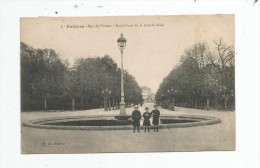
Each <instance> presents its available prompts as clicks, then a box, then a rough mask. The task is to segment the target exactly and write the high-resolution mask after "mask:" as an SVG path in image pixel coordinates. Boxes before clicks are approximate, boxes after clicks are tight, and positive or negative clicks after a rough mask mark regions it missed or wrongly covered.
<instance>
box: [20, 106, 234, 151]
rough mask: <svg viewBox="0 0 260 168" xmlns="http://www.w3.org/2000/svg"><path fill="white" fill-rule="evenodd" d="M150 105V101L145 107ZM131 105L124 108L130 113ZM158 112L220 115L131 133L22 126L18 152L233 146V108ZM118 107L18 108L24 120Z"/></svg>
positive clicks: (166, 149) (180, 149)
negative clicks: (182, 125) (214, 121)
mask: <svg viewBox="0 0 260 168" xmlns="http://www.w3.org/2000/svg"><path fill="white" fill-rule="evenodd" d="M147 106H148V107H149V108H150V110H152V109H153V107H152V106H153V104H145V105H143V107H141V108H139V110H140V111H141V112H142V113H143V112H144V108H145V107H147ZM132 110H133V108H127V109H126V113H127V114H131V112H132ZM159 110H160V111H161V114H162V115H166V114H167V115H205V116H213V117H218V118H220V119H221V121H222V122H221V123H220V124H215V125H207V126H199V127H188V128H171V129H161V130H160V132H159V133H156V132H150V133H144V131H143V130H141V133H132V131H131V130H103V131H101V130H97V131H89V130H51V129H37V128H29V127H24V126H22V153H91V152H154V151H161V152H167V151H201V150H234V149H235V112H230V111H228V112H223V111H205V110H197V109H189V108H180V107H176V111H170V110H166V109H159ZM117 114H119V111H118V110H113V111H104V110H103V109H94V110H85V111H73V112H69V111H66V112H22V114H21V119H22V123H24V122H26V121H28V120H34V119H42V118H52V117H65V116H91V115H117Z"/></svg>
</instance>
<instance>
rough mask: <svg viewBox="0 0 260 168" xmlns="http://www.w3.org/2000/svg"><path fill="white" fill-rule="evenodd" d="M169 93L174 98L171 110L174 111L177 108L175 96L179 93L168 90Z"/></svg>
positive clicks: (171, 89)
mask: <svg viewBox="0 0 260 168" xmlns="http://www.w3.org/2000/svg"><path fill="white" fill-rule="evenodd" d="M168 93H170V94H171V96H172V104H171V105H170V109H171V110H172V111H174V106H175V94H176V93H177V90H174V89H173V88H170V89H168Z"/></svg>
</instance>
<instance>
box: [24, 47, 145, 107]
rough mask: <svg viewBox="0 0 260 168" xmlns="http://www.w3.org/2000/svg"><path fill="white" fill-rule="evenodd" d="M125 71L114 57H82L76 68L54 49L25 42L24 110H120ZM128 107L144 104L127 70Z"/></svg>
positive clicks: (126, 97) (139, 89)
mask: <svg viewBox="0 0 260 168" xmlns="http://www.w3.org/2000/svg"><path fill="white" fill-rule="evenodd" d="M120 74H121V69H120V68H118V66H117V64H116V63H115V62H114V61H113V59H112V58H111V57H109V56H108V55H105V56H103V57H95V58H81V59H78V60H76V62H75V64H74V65H73V66H72V67H69V64H68V62H66V61H64V60H62V59H61V58H60V57H59V55H58V54H57V53H56V52H55V51H54V50H52V49H35V48H33V47H31V46H28V45H27V44H25V43H23V42H21V108H22V110H23V111H31V110H69V109H70V110H71V109H72V110H74V109H91V108H100V107H107V108H108V109H110V108H117V107H118V106H119V102H120ZM124 80H125V82H124V84H125V85H124V87H125V101H126V103H127V105H130V104H137V103H141V102H142V94H141V88H140V87H139V86H138V84H137V82H136V80H135V78H134V77H133V76H132V75H130V74H129V73H128V72H127V71H124Z"/></svg>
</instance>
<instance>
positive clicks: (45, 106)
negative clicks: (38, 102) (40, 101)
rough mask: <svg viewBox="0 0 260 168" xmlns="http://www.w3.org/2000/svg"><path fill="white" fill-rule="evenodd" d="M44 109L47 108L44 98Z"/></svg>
mask: <svg viewBox="0 0 260 168" xmlns="http://www.w3.org/2000/svg"><path fill="white" fill-rule="evenodd" d="M44 110H45V111H46V110H47V102H46V98H45V99H44Z"/></svg>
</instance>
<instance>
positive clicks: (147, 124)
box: [143, 107, 151, 132]
mask: <svg viewBox="0 0 260 168" xmlns="http://www.w3.org/2000/svg"><path fill="white" fill-rule="evenodd" d="M143 117H144V123H143V125H144V132H146V129H147V131H148V132H150V125H151V122H150V117H151V114H150V113H149V108H148V107H146V108H145V112H144V113H143Z"/></svg>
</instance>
